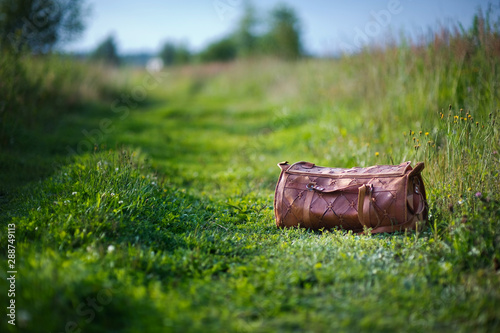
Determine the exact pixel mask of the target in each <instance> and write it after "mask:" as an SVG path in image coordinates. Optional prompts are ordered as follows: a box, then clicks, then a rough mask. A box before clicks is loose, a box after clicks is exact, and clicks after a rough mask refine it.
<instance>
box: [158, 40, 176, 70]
mask: <svg viewBox="0 0 500 333" xmlns="http://www.w3.org/2000/svg"><path fill="white" fill-rule="evenodd" d="M158 55H159V56H160V58H161V60H163V64H164V65H165V66H170V65H173V64H174V60H175V45H174V43H172V42H166V43H165V44H164V45H163V47H162V48H161V51H160V53H159V54H158Z"/></svg>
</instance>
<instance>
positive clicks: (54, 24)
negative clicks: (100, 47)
mask: <svg viewBox="0 0 500 333" xmlns="http://www.w3.org/2000/svg"><path fill="white" fill-rule="evenodd" d="M83 6H84V2H83V1H79V0H0V48H2V49H10V50H14V51H16V52H18V51H21V50H23V49H27V50H29V51H31V52H33V53H47V52H50V51H51V50H52V49H53V47H54V46H56V45H57V44H59V43H64V42H67V41H69V40H71V39H73V38H75V37H77V36H78V35H79V34H80V33H81V32H82V31H83V28H84V24H83V14H84V12H86V9H85V8H84V7H83Z"/></svg>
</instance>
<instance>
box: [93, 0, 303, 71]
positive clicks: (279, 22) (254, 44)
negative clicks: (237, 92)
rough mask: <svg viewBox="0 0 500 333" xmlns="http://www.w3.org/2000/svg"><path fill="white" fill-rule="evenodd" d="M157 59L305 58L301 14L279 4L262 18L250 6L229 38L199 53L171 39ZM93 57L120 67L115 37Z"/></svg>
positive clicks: (180, 62)
mask: <svg viewBox="0 0 500 333" xmlns="http://www.w3.org/2000/svg"><path fill="white" fill-rule="evenodd" d="M157 56H158V57H159V58H161V59H162V61H163V64H164V65H165V66H175V65H184V64H189V63H199V62H216V61H218V62H220V61H231V60H234V59H236V58H248V57H257V56H273V57H279V58H282V59H287V60H293V59H298V58H300V57H302V56H304V50H303V47H302V41H301V25H300V21H299V18H298V16H297V14H296V13H295V11H294V10H293V9H292V8H291V7H289V6H286V5H278V6H277V7H275V8H273V9H272V10H271V11H270V13H268V14H267V15H264V17H263V18H262V16H259V15H258V14H257V11H256V9H255V7H253V6H252V5H251V4H250V3H247V4H246V6H245V8H244V11H243V15H242V16H241V18H240V19H239V21H238V24H237V25H236V27H235V29H234V30H233V31H232V32H231V33H230V34H228V35H227V36H224V37H223V38H221V39H218V40H216V41H213V42H212V43H209V44H208V45H207V46H206V47H205V48H204V49H202V50H201V51H199V52H193V51H192V50H190V49H189V47H188V45H187V44H186V43H183V42H180V43H179V42H174V41H171V40H169V41H166V42H165V43H164V44H163V45H162V47H161V48H160V51H159V52H158V54H157ZM90 58H91V59H94V60H100V61H105V62H107V63H109V64H112V65H118V64H119V63H120V57H119V56H118V51H117V45H116V40H115V38H114V37H113V36H109V37H107V38H106V39H105V40H104V41H103V42H102V43H101V44H99V46H98V47H97V48H96V49H95V50H94V52H92V54H91V55H90Z"/></svg>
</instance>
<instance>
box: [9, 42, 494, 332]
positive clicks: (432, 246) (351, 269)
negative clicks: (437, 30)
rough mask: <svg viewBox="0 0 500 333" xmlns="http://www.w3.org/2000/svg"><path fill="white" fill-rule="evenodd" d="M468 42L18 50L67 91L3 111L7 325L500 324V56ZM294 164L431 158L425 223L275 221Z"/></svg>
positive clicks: (258, 327)
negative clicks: (102, 57) (267, 49)
mask: <svg viewBox="0 0 500 333" xmlns="http://www.w3.org/2000/svg"><path fill="white" fill-rule="evenodd" d="M487 37H488V38H490V39H492V40H493V41H498V35H496V37H495V35H494V34H493V36H490V35H488V36H487ZM471 38H473V36H472V37H471V36H468V35H466V34H464V35H461V36H455V37H453V38H451V39H450V40H447V42H446V43H443V44H439V43H437V44H433V45H430V46H420V47H416V46H412V47H409V46H408V47H405V46H401V47H399V48H395V49H388V50H386V51H384V52H378V51H372V52H365V53H362V54H360V55H356V56H351V57H346V58H342V59H337V60H302V61H298V62H280V61H276V60H272V59H259V60H248V61H242V62H235V63H230V64H211V65H203V66H191V67H183V68H172V69H167V70H166V71H165V72H163V73H158V74H154V75H152V74H149V73H145V72H140V71H130V70H122V71H120V72H104V73H102V72H103V70H102V69H99V68H97V69H95V68H93V67H92V66H91V65H86V64H79V65H78V66H75V68H76V69H74V70H70V69H68V68H69V67H65V64H66V63H64V62H63V63H61V64H59V63H57V62H54V60H50V59H49V60H46V62H44V60H40V59H37V60H32V59H29V58H26V59H23V61H22V62H20V63H19V66H24V68H25V70H26V71H27V72H30V73H34V74H33V75H31V76H27V78H25V79H26V80H28V81H29V82H32V83H33V84H34V86H35V87H38V88H39V89H41V90H42V91H51V93H52V94H54V95H53V96H59V98H60V101H61V102H60V104H57V103H55V104H53V103H51V101H50V100H42V101H40V102H39V105H42V106H44V108H43V111H42V109H40V110H39V112H38V113H37V114H36V115H37V118H36V119H37V121H36V122H28V123H23V121H22V120H19V123H18V125H16V126H17V127H16V128H13V129H11V128H10V127H8V126H6V127H2V129H3V132H2V135H3V138H5V140H4V141H3V143H2V145H3V146H2V151H1V152H0V158H1V165H2V184H3V185H4V186H3V188H2V191H1V193H0V195H1V196H2V202H1V205H2V206H0V209H1V211H0V222H1V223H2V228H4V230H7V229H6V227H7V224H12V223H13V224H15V225H16V248H17V250H16V251H17V252H16V256H17V257H16V269H17V271H18V275H17V281H16V283H17V284H16V309H17V327H16V328H15V327H13V326H11V325H8V324H7V322H6V320H5V318H4V319H3V320H2V322H1V324H0V325H1V326H0V327H1V330H2V331H6V332H15V331H17V330H19V331H21V330H22V331H28V332H38V331H40V332H65V331H68V332H71V331H75V332H76V331H78V330H81V331H82V332H115V331H124V332H139V331H140V332H200V331H203V332H233V331H234V332H240V331H242V332H293V331H300V332H303V331H306V332H335V331H340V332H360V331H361V332H365V331H366V332H400V331H408V332H422V331H430V332H438V331H439V332H492V331H498V330H499V329H500V316H499V314H498V308H499V306H500V278H499V273H498V272H499V261H500V250H499V245H498V244H500V231H499V228H498V227H499V216H500V196H499V194H498V193H500V191H499V190H500V188H499V187H500V185H499V184H500V183H499V182H498V173H499V169H500V168H499V167H500V159H499V153H498V152H499V151H500V134H499V128H498V124H497V123H496V121H497V118H498V116H499V114H498V111H497V109H498V108H499V103H500V96H499V91H500V90H499V89H497V88H498V82H500V81H499V79H500V78H499V72H498V71H499V68H500V67H499V66H500V60H499V59H500V57H498V54H496V53H494V52H496V51H494V50H493V51H492V49H491V48H487V47H484V45H483V46H481V45H479V46H478V45H477V44H474V43H472V44H471V45H475V46H474V47H472V46H470V49H468V48H467V47H469V46H467V47H464V46H463V45H462V44H464V45H469V44H467V43H468V41H469V39H471ZM488 38H486V39H485V38H483V39H482V40H483V41H484V40H489V39H488ZM495 38H497V39H495ZM460 43H462V44H460ZM458 44H460V45H461V46H460V47H457V46H456V45H458ZM457 50H459V51H457ZM463 50H465V51H464V52H465V53H464V52H462V51H463ZM44 66H47V67H46V68H50V69H52V70H53V71H54V74H53V77H54V79H53V81H51V82H56V83H54V86H52V87H53V89H52V90H50V89H49V87H50V84H49V83H47V82H45V83H37V82H38V81H37V77H43V76H44V75H43V73H44V70H39V71H38V72H37V71H36V69H40V68H45V67H44ZM79 66H81V67H79ZM68 71H69V72H71V74H68V73H67V72H68ZM99 71H100V72H101V74H99ZM36 73H39V74H36ZM86 73H88V74H86ZM72 75H73V76H72ZM86 75H95V80H96V81H95V82H98V83H99V85H97V86H96V84H95V83H93V84H92V83H85V82H86V81H83V83H82V85H78V84H77V83H78V82H82V80H83V79H84V78H86V77H87V76H86ZM70 77H73V79H68V78H70ZM65 80H66V81H65ZM68 80H69V81H68ZM57 82H60V83H57ZM116 82H119V83H118V84H117V83H116ZM59 85H66V86H67V85H69V87H67V89H68V90H67V91H70V92H74V94H75V95H74V96H76V97H75V99H72V100H74V101H75V102H74V103H68V101H69V99H68V92H65V91H60V89H58V87H59ZM40 87H41V88H40ZM16 89H17V88H16ZM70 95H71V94H70ZM130 96H132V99H130ZM133 96H135V97H133ZM54 98H55V97H54ZM449 104H451V107H448V105H449ZM17 107H26V109H25V110H27V111H26V112H28V114H30V113H29V112H34V111H33V109H32V107H33V106H22V105H21V106H17ZM460 108H463V109H464V110H463V111H460ZM469 115H470V117H469ZM455 116H457V117H455ZM3 117H6V118H4V119H15V118H8V117H10V116H5V113H4V114H3ZM461 118H465V120H463V119H461ZM103 119H104V123H103ZM476 122H477V124H476ZM47 128H50V130H51V133H52V134H50V135H45V134H44V133H46V129H47ZM82 131H86V132H85V133H90V134H89V135H90V136H86V135H84V134H83V133H84V132H82ZM85 142H86V143H85ZM94 144H95V147H94ZM68 147H69V148H68ZM78 147H80V148H81V149H80V151H79V148H78ZM70 151H71V152H77V153H78V152H80V153H78V154H76V155H71V154H70V155H68V154H69V152H70ZM282 160H289V161H292V162H294V161H298V160H309V161H312V162H315V163H317V164H319V165H325V166H336V167H352V166H355V165H356V166H368V165H372V164H385V163H394V164H395V163H400V162H402V161H405V160H412V161H414V162H417V161H424V162H426V169H425V170H424V181H425V183H426V188H427V192H428V199H429V203H430V208H431V209H430V221H429V222H430V223H429V226H428V228H427V229H425V230H424V231H422V232H407V233H396V234H391V235H387V234H384V235H375V236H371V235H355V234H352V233H346V232H343V231H339V230H331V231H322V232H311V231H308V230H304V229H287V230H282V229H277V228H276V226H275V224H274V216H273V211H272V200H273V194H274V185H275V182H276V181H277V178H278V175H279V168H278V167H277V166H276V163H278V162H280V161H282ZM7 240H8V236H7V232H2V233H1V234H0V244H3V245H2V249H5V250H4V251H2V261H3V262H4V263H6V260H7V247H6V244H7ZM4 267H5V266H4ZM5 278H6V273H5V270H2V272H1V276H0V281H1V282H0V285H1V286H2V288H1V290H2V292H1V293H0V304H8V302H9V298H8V297H7V292H6V290H7V289H8V288H4V287H7V282H6V279H5Z"/></svg>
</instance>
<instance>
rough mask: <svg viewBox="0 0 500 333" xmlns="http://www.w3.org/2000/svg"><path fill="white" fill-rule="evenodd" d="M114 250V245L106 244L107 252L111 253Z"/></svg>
mask: <svg viewBox="0 0 500 333" xmlns="http://www.w3.org/2000/svg"><path fill="white" fill-rule="evenodd" d="M114 250H115V246H114V245H110V246H108V253H111V252H113V251H114Z"/></svg>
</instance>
